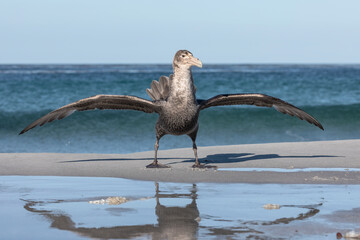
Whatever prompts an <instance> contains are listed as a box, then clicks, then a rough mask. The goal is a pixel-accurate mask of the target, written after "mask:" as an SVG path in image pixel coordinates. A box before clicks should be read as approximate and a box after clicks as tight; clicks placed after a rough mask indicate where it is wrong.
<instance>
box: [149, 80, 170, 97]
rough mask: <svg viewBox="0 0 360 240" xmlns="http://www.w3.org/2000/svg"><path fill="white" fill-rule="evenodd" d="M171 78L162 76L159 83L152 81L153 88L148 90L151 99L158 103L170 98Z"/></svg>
mask: <svg viewBox="0 0 360 240" xmlns="http://www.w3.org/2000/svg"><path fill="white" fill-rule="evenodd" d="M170 78H171V76H170ZM170 78H169V77H166V76H161V77H160V79H159V81H156V80H153V81H152V83H151V88H150V89H149V88H148V89H146V92H147V94H148V95H149V96H150V97H151V99H152V100H154V101H158V100H166V99H167V98H168V96H169V92H170Z"/></svg>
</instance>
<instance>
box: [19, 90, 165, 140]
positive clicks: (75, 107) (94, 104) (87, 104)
mask: <svg viewBox="0 0 360 240" xmlns="http://www.w3.org/2000/svg"><path fill="white" fill-rule="evenodd" d="M94 109H115V110H121V109H131V110H138V111H143V112H146V113H153V112H157V111H158V106H157V105H155V104H154V103H153V102H151V101H148V100H146V99H142V98H139V97H135V96H126V95H96V96H93V97H89V98H84V99H81V100H79V101H77V102H74V103H70V104H68V105H65V106H63V107H61V108H59V109H56V110H54V111H52V112H50V113H48V114H46V115H45V116H43V117H41V118H39V119H38V120H36V121H35V122H33V123H31V124H30V125H28V126H27V127H26V128H24V130H22V131H21V132H20V134H23V133H25V132H27V131H29V130H30V129H32V128H34V127H36V126H38V125H40V126H43V125H44V124H45V123H48V122H52V121H54V120H56V119H59V120H60V119H63V118H66V117H68V116H70V115H71V114H72V113H74V112H75V111H86V110H94Z"/></svg>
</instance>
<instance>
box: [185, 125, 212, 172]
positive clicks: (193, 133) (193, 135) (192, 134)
mask: <svg viewBox="0 0 360 240" xmlns="http://www.w3.org/2000/svg"><path fill="white" fill-rule="evenodd" d="M197 131H198V128H196V130H195V131H194V132H192V133H190V134H189V135H188V136H189V137H190V138H191V140H192V141H193V150H194V155H195V164H194V165H193V166H192V167H193V168H217V167H216V166H211V165H205V164H201V163H200V162H199V158H198V154H197V146H196V143H195V141H196V135H197Z"/></svg>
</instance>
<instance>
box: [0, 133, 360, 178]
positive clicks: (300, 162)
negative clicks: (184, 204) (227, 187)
mask: <svg viewBox="0 0 360 240" xmlns="http://www.w3.org/2000/svg"><path fill="white" fill-rule="evenodd" d="M359 146H360V140H341V141H318V142H292V143H268V144H249V145H233V146H214V147H199V148H198V153H199V158H200V161H201V162H203V163H206V164H207V165H212V166H217V168H218V169H217V170H213V169H193V168H191V166H192V164H193V151H192V149H191V148H184V149H173V150H163V151H161V150H160V151H159V161H160V162H161V163H163V164H167V165H168V166H170V167H171V168H168V169H146V168H145V166H146V165H147V164H149V163H151V161H152V160H153V154H154V153H153V151H148V152H140V153H132V154H62V153H1V154H0V175H22V176H87V177H117V178H127V179H136V180H149V181H160V182H187V183H197V182H218V183H224V182H232V183H282V184H297V183H301V184H307V183H308V184H359V183H360V176H359V174H358V172H356V171H346V170H344V171H329V170H331V169H328V168H344V169H346V168H360V161H359V160H360V159H359V156H360V147H359ZM222 168H233V169H234V170H235V169H239V168H240V169H241V168H244V169H245V170H243V171H241V172H239V171H221V169H222ZM252 168H266V169H269V171H253V169H252ZM273 168H282V169H299V170H301V169H311V168H323V169H327V170H326V171H322V170H321V169H320V170H317V171H293V172H286V171H284V172H275V171H272V170H271V169H273ZM246 169H250V170H249V171H247V170H246ZM266 169H265V170H266ZM230 170H231V169H230Z"/></svg>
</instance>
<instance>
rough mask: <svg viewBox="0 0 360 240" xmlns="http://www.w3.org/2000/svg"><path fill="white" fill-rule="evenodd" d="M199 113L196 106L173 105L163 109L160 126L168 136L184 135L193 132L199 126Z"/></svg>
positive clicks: (159, 121)
mask: <svg viewBox="0 0 360 240" xmlns="http://www.w3.org/2000/svg"><path fill="white" fill-rule="evenodd" d="M198 118H199V113H198V109H197V106H196V105H195V104H194V105H187V106H184V105H172V106H168V107H167V108H165V109H163V111H162V113H161V114H160V116H159V120H158V125H159V126H160V127H161V128H162V129H163V130H164V131H165V132H166V133H168V134H174V135H182V134H187V133H189V132H191V131H192V130H193V129H194V128H195V127H196V126H197V124H198Z"/></svg>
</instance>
